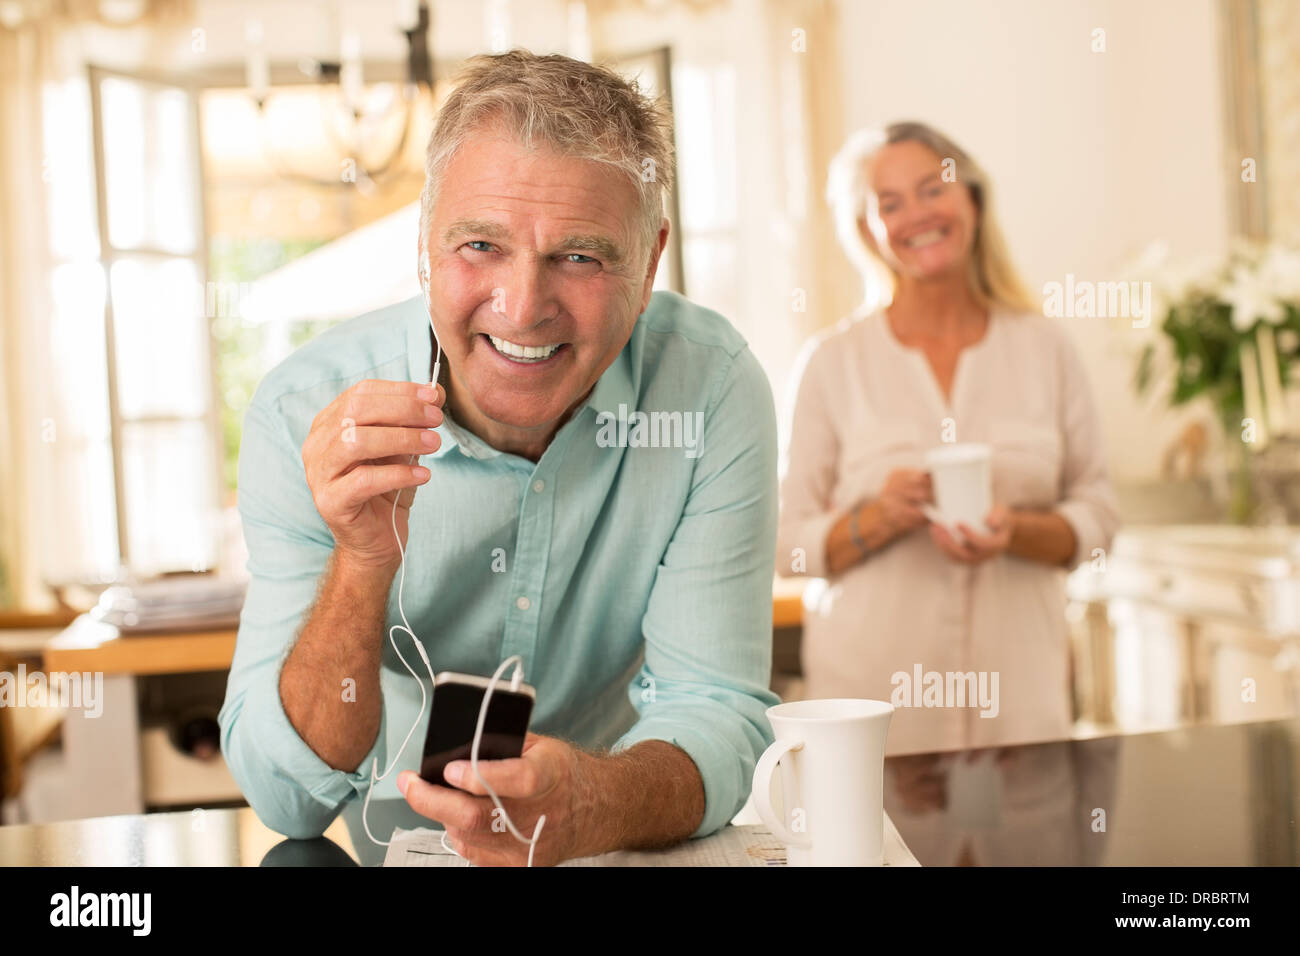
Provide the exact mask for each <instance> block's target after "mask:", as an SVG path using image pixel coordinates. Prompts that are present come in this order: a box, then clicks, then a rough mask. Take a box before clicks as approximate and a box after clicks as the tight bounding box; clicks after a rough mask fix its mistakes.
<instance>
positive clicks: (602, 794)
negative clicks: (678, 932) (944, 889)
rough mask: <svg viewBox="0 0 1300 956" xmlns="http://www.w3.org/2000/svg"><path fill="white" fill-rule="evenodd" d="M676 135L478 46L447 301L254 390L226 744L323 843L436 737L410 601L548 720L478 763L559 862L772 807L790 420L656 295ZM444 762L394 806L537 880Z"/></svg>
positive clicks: (313, 357) (440, 176) (587, 77)
mask: <svg viewBox="0 0 1300 956" xmlns="http://www.w3.org/2000/svg"><path fill="white" fill-rule="evenodd" d="M669 129H670V123H669V120H668V118H667V117H666V116H665V115H664V114H663V113H662V112H661V111H660V109H659V108H658V107H657V106H656V105H655V104H653V103H651V102H650V101H649V100H647V99H645V98H644V97H642V96H641V95H640V94H639V93H638V92H637V91H636V89H635V87H633V86H630V85H629V84H627V83H626V82H624V81H623V80H622V79H620V78H619V77H617V76H616V75H615V74H613V73H611V72H609V71H607V70H604V69H600V68H597V67H593V66H591V65H589V64H586V63H582V62H579V61H575V60H571V59H568V58H566V57H560V56H547V57H537V56H533V55H532V54H529V53H526V52H523V51H514V52H511V53H508V54H504V55H501V56H493V57H476V58H474V59H473V60H472V61H470V64H469V65H468V67H467V69H466V71H465V73H464V74H463V76H462V78H461V80H460V82H459V84H458V85H457V87H456V90H455V91H454V92H453V93H452V95H451V97H450V98H449V99H448V101H447V103H446V105H445V106H444V107H443V108H442V110H441V112H440V114H439V118H438V122H437V125H436V127H435V129H434V132H433V134H432V136H431V138H430V141H429V147H428V156H427V163H426V166H427V170H426V172H427V175H426V184H425V190H424V195H423V197H422V209H421V227H420V237H419V262H420V264H421V267H420V271H421V282H422V284H423V286H424V288H425V302H424V303H423V304H422V305H421V306H418V307H417V306H413V305H412V304H409V303H408V304H406V305H403V306H398V307H394V308H392V309H388V310H384V311H380V312H378V313H375V314H372V315H370V316H365V317H362V318H359V319H355V320H353V321H350V322H346V323H344V324H342V325H341V326H338V327H336V328H334V329H331V330H330V331H328V332H326V333H324V334H323V335H321V336H319V337H318V338H316V339H315V340H313V341H312V342H310V343H309V344H308V345H306V346H305V347H303V348H302V349H300V350H298V352H296V353H295V354H294V355H293V356H291V357H290V358H289V359H288V360H287V361H285V362H284V363H282V364H281V365H280V366H278V367H277V368H276V369H275V370H274V371H272V372H271V373H270V374H269V375H268V376H267V377H266V379H265V380H264V381H263V382H262V384H261V385H260V387H259V388H258V391H257V394H256V396H255V397H254V399H253V402H252V404H251V405H250V407H249V410H248V413H247V416H246V419H245V425H244V446H243V449H242V450H241V456H240V481H239V487H240V494H239V508H240V513H241V516H242V518H243V523H244V532H245V537H246V539H247V543H248V549H249V556H250V557H249V570H250V572H251V574H252V580H251V582H250V588H249V592H248V597H247V600H246V603H245V607H244V613H243V618H242V621H241V625H240V633H239V642H238V646H237V648H236V652H235V660H234V664H233V667H232V669H231V675H230V683H229V686H228V689H227V694H226V701H225V705H224V706H223V708H222V712H221V727H222V742H223V749H224V751H225V754H226V757H227V759H228V761H229V763H230V767H231V770H232V772H233V773H234V775H235V778H236V779H237V780H238V781H239V783H240V785H241V787H242V788H243V790H244V793H245V795H246V796H247V798H248V801H249V803H250V804H251V805H252V806H253V808H254V810H256V811H257V813H258V815H259V816H260V817H261V818H262V820H263V821H264V822H266V823H267V824H268V825H269V826H271V827H272V828H274V829H276V830H277V831H279V832H281V833H284V834H286V835H288V836H292V837H313V836H317V835H319V834H320V833H321V832H322V831H323V830H324V829H325V828H326V826H328V824H329V823H330V821H331V820H332V819H333V818H334V817H335V816H336V815H337V814H338V812H339V810H340V809H341V807H342V805H343V804H344V803H345V802H346V801H347V800H349V799H353V798H355V797H356V795H358V794H364V792H365V791H366V789H367V788H368V787H369V785H370V779H371V768H372V764H373V763H374V762H375V761H378V766H379V767H380V768H381V769H382V768H385V767H386V766H387V765H388V762H389V761H390V760H391V755H393V754H396V752H397V748H398V747H400V746H401V743H402V739H403V737H404V736H405V735H406V733H407V731H408V729H409V728H410V727H411V725H412V723H413V722H415V721H416V719H417V717H419V716H420V710H419V708H420V704H421V695H420V687H419V686H418V685H417V684H416V682H415V681H414V680H412V678H411V676H410V673H409V672H408V671H407V670H406V668H405V667H404V666H403V664H402V663H401V660H400V659H399V658H398V657H397V655H396V654H395V653H394V651H393V649H392V647H391V646H390V645H389V644H388V642H387V637H388V634H389V625H390V624H392V623H393V622H395V621H397V620H398V619H399V614H398V609H397V596H398V595H399V594H400V595H401V597H402V601H403V606H404V608H405V610H406V612H407V618H408V619H409V621H410V622H411V630H412V631H414V632H415V635H416V637H417V639H418V640H420V641H421V642H422V643H423V645H424V647H425V648H426V650H427V653H428V656H429V659H430V661H431V663H432V666H433V669H434V671H435V672H438V671H443V670H449V671H458V672H461V673H469V674H481V675H484V676H486V675H490V674H491V673H492V672H493V671H494V670H495V669H496V667H497V664H498V663H499V662H500V661H502V660H504V659H505V658H506V657H508V656H510V655H514V654H518V655H520V656H521V657H522V658H523V662H524V673H525V679H526V680H527V681H528V682H529V683H530V684H532V685H533V686H534V687H536V689H537V702H536V706H535V710H534V714H533V722H532V728H533V730H534V731H536V732H537V733H536V734H530V735H529V738H528V741H527V743H526V746H525V751H524V754H523V756H522V757H521V758H519V759H515V760H500V761H484V762H481V763H480V764H479V768H480V770H481V772H482V774H483V777H484V779H486V780H487V782H488V783H489V784H490V785H491V786H492V788H493V789H494V790H495V791H496V792H497V794H498V795H499V796H500V797H501V798H502V802H503V805H504V807H505V809H506V811H507V812H508V813H509V815H510V818H511V820H512V821H513V822H514V823H515V825H516V827H517V828H518V829H519V830H520V832H522V833H525V834H531V833H532V832H533V827H534V825H535V823H536V821H537V819H538V817H539V816H541V815H542V814H545V816H546V824H545V827H544V830H543V833H542V836H541V838H540V840H539V841H538V845H537V847H536V852H535V856H534V862H535V863H539V864H542V863H557V862H560V861H562V860H565V859H569V858H572V857H576V856H586V855H591V854H596V853H601V852H606V851H609V850H614V849H619V848H641V847H653V846H664V845H669V844H671V843H673V842H676V841H680V840H682V839H685V838H687V837H690V836H693V835H694V836H700V835H704V834H708V833H711V832H713V831H714V830H716V829H717V828H718V827H720V826H722V825H724V824H725V823H727V821H728V820H729V819H730V818H731V817H732V816H733V815H734V814H735V813H736V812H737V811H738V810H739V809H740V807H741V806H742V804H743V803H744V801H745V799H746V797H747V796H748V793H749V787H750V780H751V776H752V773H753V768H754V764H755V762H756V760H757V758H758V756H759V755H760V754H761V753H762V751H763V749H764V748H765V747H766V746H767V744H769V743H770V742H771V739H772V735H771V730H770V728H769V726H768V723H767V720H766V718H765V716H764V710H765V709H766V708H767V707H768V706H770V705H771V704H773V703H775V702H776V701H777V698H776V697H775V695H773V694H772V693H771V692H770V691H769V689H768V678H769V669H770V659H771V581H772V574H773V560H774V558H773V555H774V547H775V534H776V434H775V414H774V411H773V404H772V396H771V391H770V389H769V387H768V384H767V380H766V378H765V376H764V374H763V372H762V370H761V369H760V367H759V365H758V363H757V362H756V360H755V359H754V357H753V355H752V353H751V352H750V351H749V350H748V348H747V347H746V345H745V342H744V340H743V339H742V338H741V337H740V335H739V334H738V333H737V332H736V331H735V330H734V329H733V328H732V327H731V326H730V325H729V324H728V323H727V322H726V320H725V319H723V318H722V317H721V316H719V315H717V314H716V313H713V312H710V311H708V310H705V309H702V308H700V307H698V306H695V305H692V304H691V303H689V302H687V301H686V300H684V299H682V298H681V297H679V296H675V295H672V294H670V293H654V294H653V295H652V293H651V289H652V285H653V282H654V276H655V269H656V267H657V265H658V262H659V256H660V254H661V253H662V251H663V248H664V244H665V242H666V241H667V237H668V228H669V224H668V221H667V219H665V218H664V217H663V208H664V207H663V194H664V191H665V190H666V189H667V188H668V187H669V183H670V179H671V175H672V167H673V158H672V149H671V139H670V137H669V134H668V130H669ZM430 322H432V325H433V328H434V329H436V330H437V336H438V340H439V341H440V342H441V345H442V350H443V351H442V374H441V376H440V381H439V386H438V388H437V389H436V390H430V389H429V388H427V387H424V386H422V384H421V383H427V382H428V381H429V378H430V376H431V374H432V365H433V351H434V346H433V339H432V336H431V334H430V332H431V330H430ZM641 414H645V415H647V416H654V418H653V420H654V421H655V423H656V424H657V426H658V427H657V428H655V429H650V430H649V431H653V434H648V429H647V428H646V427H645V425H646V423H645V421H638V419H637V416H638V415H641ZM431 426H436V427H435V428H432V429H431ZM415 455H420V456H421V457H420V464H419V465H418V466H415V467H412V465H411V461H412V456H415ZM421 485H424V486H426V487H424V488H423V489H422V490H418V493H417V492H416V491H415V490H412V491H408V492H405V493H401V492H403V490H404V489H408V488H409V489H418V488H419V486H421ZM399 493H401V494H400V500H399V502H398V504H399V508H398V510H397V516H396V524H397V528H398V531H399V533H400V535H401V538H402V540H403V542H408V543H409V548H408V549H407V551H406V564H405V568H404V569H402V568H401V558H402V554H401V551H400V550H399V544H398V541H397V539H396V537H395V536H394V529H393V522H394V518H393V502H394V496H395V495H398V494H399ZM413 495H414V498H415V499H418V501H419V504H418V506H417V505H414V503H413V498H412V496H413ZM408 525H409V530H410V533H409V539H408ZM399 570H401V571H402V577H401V579H400V581H399V582H398V583H399V587H398V588H393V579H394V577H395V576H396V575H397V574H398V572H399ZM394 592H397V593H396V594H395V593H394ZM295 631H297V634H296V640H295ZM406 642H407V637H406V636H405V635H399V640H398V643H399V645H400V646H402V648H403V650H402V654H403V656H404V657H406V658H407V659H408V660H411V661H415V662H416V666H418V659H417V657H416V655H414V654H412V653H411V649H410V647H409V644H407V643H406ZM286 650H287V655H286ZM425 679H426V680H427V678H425ZM426 689H427V685H426ZM426 723H427V718H426V719H425V720H424V721H423V722H422V723H421V724H420V726H419V727H418V728H417V731H416V734H415V735H414V737H413V738H412V746H411V749H410V750H409V751H407V752H405V753H404V754H403V763H404V765H405V766H408V767H410V766H418V763H419V753H418V752H416V750H415V748H416V747H418V746H419V744H420V742H421V741H422V739H423V732H424V726H425V724H426ZM457 771H459V772H460V774H461V775H460V777H459V778H456V777H454V776H453V774H454V773H456V772H457ZM447 773H448V779H449V780H450V781H452V782H453V783H456V784H457V787H456V788H455V789H453V788H449V787H442V786H434V785H431V784H428V783H426V782H425V781H423V780H421V779H420V778H419V777H418V775H417V774H416V773H414V772H413V771H410V770H402V771H401V772H400V773H398V774H397V776H396V786H397V787H398V788H399V789H400V790H401V791H402V793H403V795H404V796H405V799H406V801H407V802H408V803H409V804H410V806H411V807H413V808H414V809H415V810H416V811H418V812H419V813H421V814H423V815H425V816H427V817H429V818H430V819H432V820H435V821H437V822H438V823H440V824H443V825H445V827H446V829H447V835H448V841H449V843H450V845H451V846H452V847H453V848H454V849H455V850H456V851H457V852H458V853H460V854H462V855H463V856H465V857H466V858H467V859H468V860H469V861H470V862H472V863H482V864H518V863H523V862H526V861H527V859H528V849H529V848H528V846H527V845H526V844H524V843H521V842H519V841H518V840H516V839H515V838H514V837H513V836H512V835H511V834H510V833H508V832H500V831H501V826H500V825H499V824H498V825H497V826H496V827H495V828H494V827H493V826H492V824H493V822H494V814H493V804H492V802H491V800H490V798H489V797H487V796H485V795H484V794H485V792H486V791H484V789H483V788H482V787H481V786H480V784H479V782H478V781H477V780H476V779H472V775H471V774H470V773H469V772H468V761H458V762H456V763H453V764H452V765H451V766H450V767H449V768H448V771H447ZM457 781H458V782H457ZM392 782H393V778H389V779H388V780H386V781H385V782H384V783H383V784H380V785H379V789H382V788H383V787H385V786H389V785H391V784H392ZM376 796H378V794H376Z"/></svg>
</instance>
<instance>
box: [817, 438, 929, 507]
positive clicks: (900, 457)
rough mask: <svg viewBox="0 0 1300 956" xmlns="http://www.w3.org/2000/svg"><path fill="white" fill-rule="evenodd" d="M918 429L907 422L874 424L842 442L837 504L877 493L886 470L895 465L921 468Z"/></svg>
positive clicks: (854, 500) (855, 500) (855, 501)
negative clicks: (853, 437)
mask: <svg viewBox="0 0 1300 956" xmlns="http://www.w3.org/2000/svg"><path fill="white" fill-rule="evenodd" d="M921 458H922V449H921V429H920V428H919V427H918V426H917V425H915V424H914V423H911V422H889V423H877V424H874V425H871V426H868V427H867V428H866V429H864V430H863V431H862V433H861V435H860V436H858V437H857V438H856V439H855V440H851V441H847V442H846V443H845V451H844V456H843V462H844V467H843V470H842V471H841V473H840V480H839V484H838V488H839V495H838V497H839V499H840V503H841V504H842V505H843V506H845V507H847V506H849V505H853V504H856V503H857V502H858V501H861V500H863V499H864V498H874V497H876V496H877V495H879V494H880V489H881V488H883V487H884V485H885V479H886V478H887V477H889V473H890V472H891V471H894V470H895V469H898V468H916V469H920V468H923V467H924V465H923V464H922V461H921Z"/></svg>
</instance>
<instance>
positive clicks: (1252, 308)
mask: <svg viewBox="0 0 1300 956" xmlns="http://www.w3.org/2000/svg"><path fill="white" fill-rule="evenodd" d="M1219 298H1220V299H1222V300H1223V301H1224V302H1226V303H1227V304H1228V305H1229V306H1231V307H1232V327H1233V328H1234V329H1236V330H1237V331H1238V332H1249V331H1250V330H1251V328H1253V327H1254V325H1255V323H1256V322H1257V321H1259V320H1260V319H1262V320H1264V321H1265V322H1267V323H1269V324H1270V325H1277V324H1278V323H1280V322H1281V321H1282V320H1283V319H1285V318H1286V310H1285V309H1284V308H1283V306H1282V303H1281V302H1279V301H1278V300H1277V298H1276V297H1275V296H1274V295H1273V293H1272V290H1271V289H1269V288H1267V286H1266V285H1265V283H1264V282H1263V281H1262V280H1261V277H1260V276H1259V274H1258V273H1257V272H1256V271H1254V270H1252V269H1250V268H1248V267H1246V266H1244V265H1241V264H1238V265H1237V266H1235V267H1234V268H1233V270H1232V275H1231V276H1230V277H1229V279H1228V281H1227V283H1226V284H1225V285H1224V286H1223V288H1221V289H1220V290H1219Z"/></svg>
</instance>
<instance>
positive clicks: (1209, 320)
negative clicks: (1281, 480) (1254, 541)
mask: <svg viewBox="0 0 1300 956" xmlns="http://www.w3.org/2000/svg"><path fill="white" fill-rule="evenodd" d="M1157 258H1163V256H1160V255H1159V254H1157ZM1153 264H1154V263H1152V261H1151V258H1150V257H1148V267H1150V266H1151V265H1153ZM1151 280H1152V285H1153V294H1154V300H1155V302H1156V303H1158V305H1154V306H1153V309H1152V314H1153V315H1154V316H1163V319H1162V320H1161V321H1160V324H1159V330H1160V332H1162V333H1163V341H1160V340H1157V341H1153V342H1148V343H1147V344H1146V346H1145V347H1144V348H1143V350H1142V353H1141V355H1140V357H1139V360H1138V364H1137V374H1136V385H1137V389H1138V391H1139V393H1147V392H1150V391H1152V390H1153V389H1155V388H1156V383H1157V382H1158V381H1163V382H1164V383H1166V384H1165V385H1164V388H1165V389H1166V390H1167V393H1168V399H1169V403H1170V404H1171V405H1183V404H1185V403H1187V402H1190V401H1192V400H1193V399H1196V398H1205V399H1207V400H1208V401H1209V402H1210V403H1211V404H1212V405H1213V407H1214V409H1215V411H1216V413H1217V415H1218V418H1219V421H1220V423H1221V424H1222V426H1223V429H1224V434H1225V435H1226V437H1227V438H1228V439H1229V441H1228V447H1229V448H1232V447H1234V446H1235V447H1237V448H1239V449H1241V451H1240V454H1239V455H1238V456H1236V457H1237V464H1238V466H1239V468H1240V470H1241V471H1242V472H1243V473H1247V472H1248V471H1249V467H1250V460H1251V458H1252V457H1255V456H1257V455H1258V454H1259V453H1260V452H1263V451H1264V450H1265V449H1266V448H1268V447H1269V446H1270V444H1273V443H1275V442H1277V441H1278V440H1279V439H1286V440H1287V441H1290V440H1292V439H1294V438H1295V437H1297V436H1300V428H1297V425H1300V423H1297V422H1295V421H1293V418H1294V416H1292V415H1290V414H1289V413H1288V409H1287V396H1286V388H1287V383H1288V381H1289V380H1290V379H1291V377H1292V373H1293V370H1294V369H1296V368H1297V367H1298V366H1300V250H1296V249H1291V248H1288V247H1285V246H1282V245H1278V244H1266V243H1258V242H1250V241H1245V240H1242V241H1238V242H1235V243H1234V244H1233V246H1232V248H1231V250H1230V252H1229V254H1228V255H1227V256H1226V257H1225V258H1222V259H1217V260H1209V261H1207V260H1201V261H1199V262H1194V263H1189V264H1185V265H1176V266H1169V265H1164V264H1159V265H1157V267H1156V268H1154V269H1153V270H1152V274H1151ZM1238 436H1240V441H1236V440H1235V439H1237V438H1238ZM1245 480H1246V482H1247V483H1248V475H1247V477H1246V479H1245ZM1233 510H1234V516H1235V517H1237V518H1238V519H1244V518H1245V517H1247V516H1248V514H1247V512H1248V511H1249V505H1248V502H1247V503H1243V502H1241V501H1240V500H1239V501H1237V502H1236V504H1235V506H1234V509H1233Z"/></svg>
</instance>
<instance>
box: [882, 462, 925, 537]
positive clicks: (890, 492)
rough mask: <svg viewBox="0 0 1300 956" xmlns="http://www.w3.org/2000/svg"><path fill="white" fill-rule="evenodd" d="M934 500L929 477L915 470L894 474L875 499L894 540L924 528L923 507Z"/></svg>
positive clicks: (888, 477) (897, 470)
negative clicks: (894, 537)
mask: <svg viewBox="0 0 1300 956" xmlns="http://www.w3.org/2000/svg"><path fill="white" fill-rule="evenodd" d="M933 500H934V498H933V492H932V491H931V488H930V473H929V472H926V471H919V470H917V469H915V468H896V469H894V470H893V471H891V472H890V473H889V475H888V476H887V477H886V478H885V484H884V486H883V487H882V488H881V489H880V495H879V497H877V498H876V502H877V504H879V506H880V517H881V520H882V521H883V522H884V523H885V527H886V528H887V529H888V530H889V534H890V536H891V537H893V536H894V535H899V534H904V533H905V532H908V531H912V530H914V529H916V528H919V527H921V525H923V524H925V522H926V517H925V514H924V512H922V511H921V506H922V505H924V504H929V503H930V502H932V501H933Z"/></svg>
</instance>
